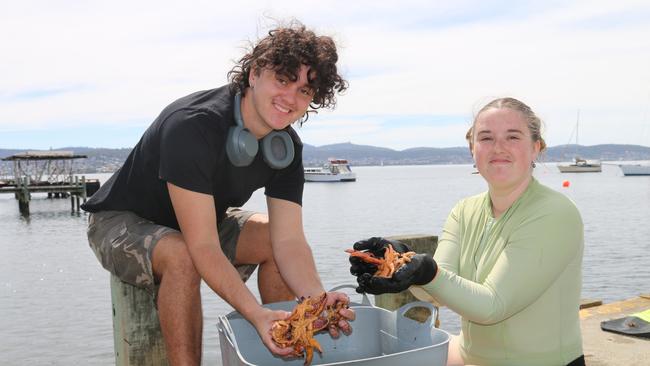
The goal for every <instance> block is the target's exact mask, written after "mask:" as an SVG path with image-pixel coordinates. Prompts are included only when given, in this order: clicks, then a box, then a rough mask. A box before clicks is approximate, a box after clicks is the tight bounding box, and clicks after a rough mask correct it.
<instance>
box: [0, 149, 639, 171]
mask: <svg viewBox="0 0 650 366" xmlns="http://www.w3.org/2000/svg"><path fill="white" fill-rule="evenodd" d="M27 150H28V149H11V150H10V149H0V158H4V157H6V156H9V155H13V154H16V153H20V152H24V151H27ZM58 150H72V151H74V152H75V153H76V154H83V155H87V156H88V159H83V160H78V161H76V162H75V171H78V172H80V173H101V172H113V171H115V170H116V169H117V168H119V167H120V166H121V165H122V163H123V162H124V160H125V159H126V157H127V156H128V154H129V152H130V151H131V149H127V148H124V149H105V148H90V147H62V148H60V149H58ZM575 155H579V156H581V157H583V158H586V159H599V160H607V161H626V160H627V161H629V160H650V147H647V146H640V145H616V144H604V145H593V146H582V145H559V146H554V147H550V148H548V149H547V150H546V152H545V153H544V155H543V156H542V159H541V160H543V161H548V162H553V161H572V160H573V157H574V156H575ZM331 157H334V158H341V159H347V160H348V161H350V163H351V164H352V165H357V166H359V165H381V164H383V165H426V164H471V163H472V157H471V155H470V153H469V150H468V148H467V147H449V148H434V147H416V148H410V149H406V150H393V149H389V148H385V147H378V146H369V145H356V144H352V143H341V144H332V145H324V146H313V145H309V144H305V145H304V149H303V162H304V164H305V165H306V166H313V165H321V164H322V163H324V162H325V161H327V159H328V158H331ZM8 165H9V164H7V163H6V162H4V163H3V164H0V175H2V172H3V170H4V171H5V173H6V172H8V171H9V170H7V169H9V166H8Z"/></svg>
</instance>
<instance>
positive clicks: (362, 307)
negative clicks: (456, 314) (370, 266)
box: [217, 287, 450, 366]
mask: <svg viewBox="0 0 650 366" xmlns="http://www.w3.org/2000/svg"><path fill="white" fill-rule="evenodd" d="M339 288H340V287H339ZM336 289H338V288H336ZM333 290H334V289H333ZM295 304H296V303H295V302H293V301H287V302H278V303H274V304H268V305H265V306H266V307H269V308H272V309H282V310H287V311H290V310H291V309H293V307H294V306H295ZM418 306H421V307H426V308H428V309H430V310H431V316H430V317H429V318H428V319H427V320H426V321H425V322H424V323H420V322H417V321H414V320H411V319H409V318H407V317H405V316H404V314H405V313H406V311H407V310H409V309H411V308H413V307H418ZM351 308H353V309H354V310H355V312H356V319H355V320H354V321H353V322H351V325H352V334H350V335H349V336H346V335H341V336H340V337H339V338H338V339H333V338H332V337H330V335H329V334H328V333H327V332H322V333H318V334H317V335H316V336H315V338H316V340H317V341H318V343H320V345H321V346H322V348H323V353H322V354H319V353H318V351H316V350H314V357H313V360H312V365H355V366H360V365H373V366H375V365H380V366H381V365H386V366H388V365H391V366H392V365H397V364H402V365H409V366H411V365H427V366H443V365H445V364H446V362H447V345H448V343H449V339H450V336H449V334H448V333H447V332H445V331H443V330H440V329H437V328H435V327H434V326H433V319H435V311H436V309H435V308H434V307H433V306H432V305H431V304H429V303H427V302H420V301H418V302H413V303H410V304H407V305H404V306H402V307H401V308H399V309H397V310H395V311H388V310H386V309H382V308H378V307H375V306H372V305H371V304H370V301H369V299H368V298H367V297H366V296H365V295H364V298H363V301H362V302H361V303H351ZM217 328H218V331H219V342H220V345H221V358H222V361H223V364H224V365H226V366H234V365H263V366H273V365H282V366H286V365H302V364H303V362H304V359H302V358H292V359H284V358H280V357H276V356H273V355H272V354H271V353H270V352H269V350H268V349H267V348H266V347H265V346H264V345H263V344H262V341H261V340H260V338H259V336H258V335H257V332H256V331H255V328H254V327H253V326H252V325H251V324H250V323H249V322H248V321H247V320H245V319H244V318H243V317H242V316H241V315H240V314H239V313H237V312H232V313H230V314H228V315H226V316H221V317H219V323H218V324H217Z"/></svg>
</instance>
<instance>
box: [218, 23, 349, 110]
mask: <svg viewBox="0 0 650 366" xmlns="http://www.w3.org/2000/svg"><path fill="white" fill-rule="evenodd" d="M251 48H252V50H250V52H248V53H246V55H244V56H243V57H242V58H241V59H240V60H239V62H238V64H237V65H236V66H235V67H233V69H232V70H230V71H229V72H228V80H229V81H230V83H231V87H232V88H234V89H235V90H238V91H241V92H245V90H246V88H248V87H249V86H250V85H249V83H248V77H249V75H250V72H251V69H255V70H262V69H263V68H268V69H271V70H273V71H275V72H276V73H279V74H282V75H285V76H287V77H288V78H289V79H290V80H292V81H295V80H297V79H298V72H299V70H300V67H301V66H302V65H307V66H308V67H309V68H310V70H311V71H315V73H313V77H312V78H311V79H310V80H309V85H310V86H311V87H312V88H313V90H314V96H313V99H312V102H311V103H310V105H309V106H310V108H311V110H310V111H308V112H307V115H306V116H305V117H304V119H303V122H304V121H306V120H307V118H308V117H309V112H316V110H317V109H319V108H330V109H331V108H334V106H335V105H336V95H335V94H336V92H338V93H341V92H342V91H344V90H345V89H347V87H348V83H347V81H345V80H344V79H343V78H342V77H341V75H339V74H338V71H337V69H336V62H337V61H338V54H337V53H336V45H335V44H334V41H333V40H332V38H330V37H328V36H317V35H316V34H315V33H314V32H313V31H311V30H308V29H307V28H306V27H305V26H304V25H302V24H301V23H300V22H297V21H294V22H292V23H291V24H289V25H288V26H284V27H278V28H275V29H273V30H271V31H269V34H268V36H266V37H265V38H263V39H261V40H260V41H259V42H258V43H257V44H256V45H252V46H251ZM310 74H311V73H310Z"/></svg>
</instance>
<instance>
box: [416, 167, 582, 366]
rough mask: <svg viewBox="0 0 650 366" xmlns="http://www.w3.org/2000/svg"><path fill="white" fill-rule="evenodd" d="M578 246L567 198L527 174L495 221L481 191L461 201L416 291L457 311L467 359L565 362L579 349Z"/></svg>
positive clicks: (578, 227)
mask: <svg viewBox="0 0 650 366" xmlns="http://www.w3.org/2000/svg"><path fill="white" fill-rule="evenodd" d="M583 248H584V241H583V224H582V219H581V218H580V213H579V212H578V210H577V208H576V207H575V205H574V204H573V202H571V201H570V200H569V199H568V198H567V197H565V196H564V195H563V194H561V193H559V192H556V191H554V190H552V189H550V188H548V187H545V186H543V185H541V184H540V183H539V182H537V180H535V179H533V180H532V181H531V183H530V184H529V186H528V187H527V189H526V191H525V192H524V193H523V194H522V195H521V197H519V198H518V199H517V200H516V201H515V202H514V203H513V205H512V206H511V207H510V208H509V209H508V210H507V211H506V212H505V213H503V214H502V215H501V217H499V218H497V219H495V218H493V216H492V210H491V203H490V197H489V195H488V194H487V193H483V194H480V195H477V196H473V197H469V198H466V199H464V200H462V201H460V202H459V203H458V204H457V205H456V207H454V209H453V210H452V212H451V214H450V215H449V217H448V219H447V222H446V223H445V227H444V231H443V234H442V236H441V239H440V241H439V243H438V249H437V250H436V253H435V256H434V258H435V260H436V262H437V263H438V266H439V272H438V273H437V275H436V277H435V278H434V279H433V281H431V282H430V283H429V284H427V285H425V286H422V289H424V290H425V291H426V292H428V293H429V294H431V295H432V296H433V297H434V298H435V299H436V300H437V301H438V302H440V303H442V304H443V305H445V306H447V307H449V308H450V309H451V310H453V311H455V312H456V313H458V314H460V315H461V317H462V331H461V337H460V343H461V354H462V355H463V358H464V359H465V362H466V363H471V364H478V365H545V366H549V365H566V364H568V363H569V362H571V361H573V360H574V359H576V358H577V357H579V356H580V355H582V337H581V334H580V321H579V317H578V311H579V306H580V290H581V284H582V271H581V265H582V253H583Z"/></svg>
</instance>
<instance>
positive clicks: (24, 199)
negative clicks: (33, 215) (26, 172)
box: [16, 177, 32, 216]
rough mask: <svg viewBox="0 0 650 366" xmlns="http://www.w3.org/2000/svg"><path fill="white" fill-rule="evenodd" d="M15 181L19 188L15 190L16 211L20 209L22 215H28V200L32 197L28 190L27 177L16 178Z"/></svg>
mask: <svg viewBox="0 0 650 366" xmlns="http://www.w3.org/2000/svg"><path fill="white" fill-rule="evenodd" d="M17 183H18V188H19V189H18V191H17V192H16V198H17V199H18V211H20V213H21V215H23V216H29V201H30V199H31V197H32V195H31V193H30V192H29V177H22V178H20V179H18V180H17Z"/></svg>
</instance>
